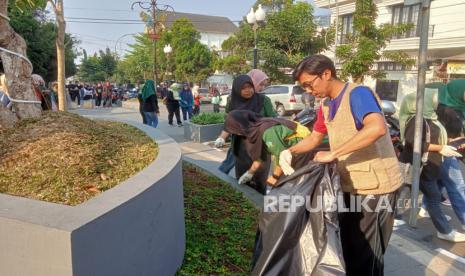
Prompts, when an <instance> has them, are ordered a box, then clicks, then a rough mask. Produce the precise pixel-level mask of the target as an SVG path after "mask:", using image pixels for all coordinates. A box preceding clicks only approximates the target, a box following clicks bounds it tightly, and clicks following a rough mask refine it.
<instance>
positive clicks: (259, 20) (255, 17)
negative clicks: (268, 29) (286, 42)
mask: <svg viewBox="0 0 465 276" xmlns="http://www.w3.org/2000/svg"><path fill="white" fill-rule="evenodd" d="M265 17H266V14H265V11H264V10H263V9H262V5H261V4H260V5H258V9H257V10H256V11H255V12H254V10H253V8H250V12H249V13H248V14H247V23H249V24H250V25H252V29H253V33H254V48H253V68H254V69H256V68H257V62H258V49H257V30H258V28H259V27H260V26H261V25H263V24H264V23H265Z"/></svg>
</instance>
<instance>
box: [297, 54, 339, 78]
mask: <svg viewBox="0 0 465 276" xmlns="http://www.w3.org/2000/svg"><path fill="white" fill-rule="evenodd" d="M325 70H329V71H331V77H333V78H335V79H337V75H336V67H335V66H334V63H333V61H332V60H330V59H329V58H328V57H327V56H324V55H313V56H308V57H306V58H304V59H303V60H302V61H301V62H299V64H297V66H296V68H295V69H294V72H293V73H292V77H293V78H294V81H298V80H299V78H300V76H301V75H302V73H304V72H305V73H307V74H310V75H319V76H320V75H322V74H323V73H324V71H325Z"/></svg>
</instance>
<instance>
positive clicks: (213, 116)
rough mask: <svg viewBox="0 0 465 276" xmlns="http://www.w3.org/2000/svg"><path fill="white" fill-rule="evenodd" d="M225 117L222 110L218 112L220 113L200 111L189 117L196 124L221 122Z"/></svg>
mask: <svg viewBox="0 0 465 276" xmlns="http://www.w3.org/2000/svg"><path fill="white" fill-rule="evenodd" d="M225 118H226V114H225V113H224V112H220V113H212V112H205V113H200V114H199V115H197V116H195V117H193V118H192V119H191V123H194V124H197V125H213V124H222V123H224V119H225Z"/></svg>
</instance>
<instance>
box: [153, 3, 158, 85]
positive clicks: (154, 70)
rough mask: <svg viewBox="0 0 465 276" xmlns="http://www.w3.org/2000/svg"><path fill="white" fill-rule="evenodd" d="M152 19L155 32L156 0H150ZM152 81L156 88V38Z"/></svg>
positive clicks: (154, 40) (154, 41)
mask: <svg viewBox="0 0 465 276" xmlns="http://www.w3.org/2000/svg"><path fill="white" fill-rule="evenodd" d="M152 21H153V31H154V33H156V27H157V0H152ZM152 47H153V83H154V85H155V90H156V89H157V79H158V78H157V67H156V66H157V65H156V64H157V40H156V39H155V38H154V39H153V46H152Z"/></svg>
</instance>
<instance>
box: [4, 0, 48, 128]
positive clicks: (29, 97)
mask: <svg viewBox="0 0 465 276" xmlns="http://www.w3.org/2000/svg"><path fill="white" fill-rule="evenodd" d="M8 4H9V1H8V0H0V14H1V16H0V47H2V48H3V49H6V50H7V51H8V52H7V51H5V50H0V58H1V60H2V65H3V69H4V71H5V76H6V80H7V83H6V87H7V89H8V93H9V96H10V98H12V99H19V100H25V101H37V98H36V96H35V94H34V91H33V90H32V79H31V73H32V64H30V63H29V62H28V61H27V60H26V59H25V58H21V57H19V56H18V55H13V54H12V53H16V54H19V55H21V56H23V57H26V56H27V53H26V48H27V47H26V42H25V41H24V39H23V38H22V37H21V36H19V35H18V34H17V33H16V32H15V31H14V29H13V28H12V27H11V25H10V23H9V17H8ZM14 4H17V5H18V6H19V7H21V8H23V9H26V8H31V7H35V6H44V4H45V1H31V0H23V1H16V2H15V3H14ZM13 108H14V110H15V113H13V112H11V111H10V110H8V109H5V108H3V107H2V106H1V105H0V127H11V126H12V125H13V124H14V123H15V122H16V121H17V120H18V119H24V118H33V117H38V116H40V115H41V106H40V104H31V103H26V102H13Z"/></svg>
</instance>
